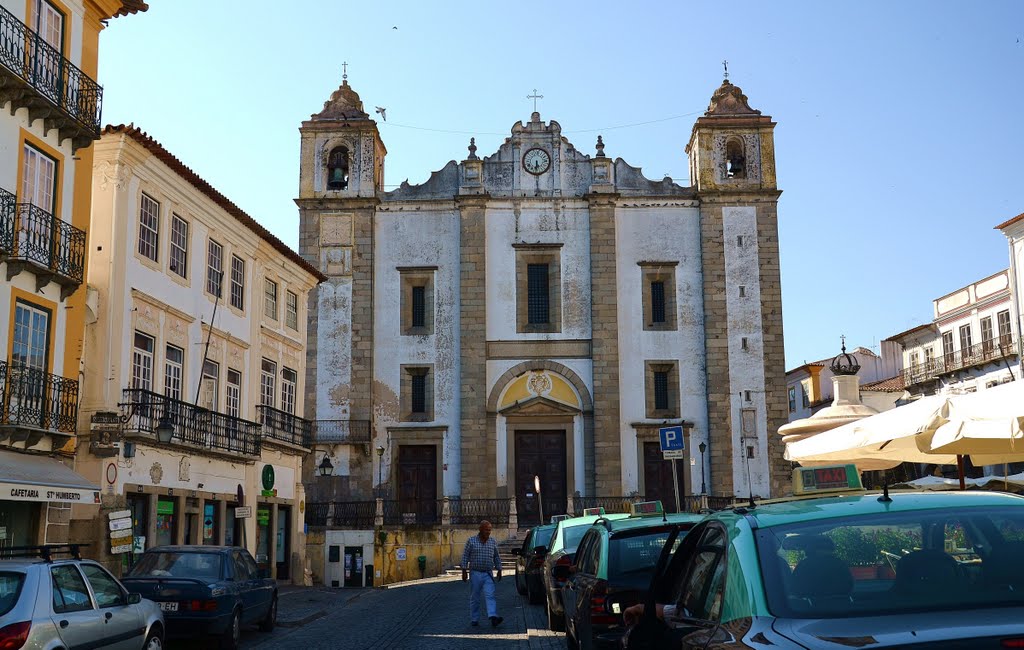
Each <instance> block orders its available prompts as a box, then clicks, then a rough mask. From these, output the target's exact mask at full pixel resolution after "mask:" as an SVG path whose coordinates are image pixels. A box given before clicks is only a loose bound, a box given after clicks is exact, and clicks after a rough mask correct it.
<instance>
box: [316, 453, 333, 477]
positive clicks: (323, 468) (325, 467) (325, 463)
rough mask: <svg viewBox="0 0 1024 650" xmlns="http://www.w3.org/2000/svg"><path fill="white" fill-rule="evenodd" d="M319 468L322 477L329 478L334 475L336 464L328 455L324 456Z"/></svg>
mask: <svg viewBox="0 0 1024 650" xmlns="http://www.w3.org/2000/svg"><path fill="white" fill-rule="evenodd" d="M317 467H318V468H319V470H320V476H323V477H327V476H330V475H331V474H333V473H334V464H333V463H332V462H331V458H330V456H328V455H327V454H326V453H325V454H324V459H323V460H322V461H320V464H319V465H318V466H317Z"/></svg>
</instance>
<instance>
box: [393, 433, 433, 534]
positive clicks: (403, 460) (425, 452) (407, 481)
mask: <svg viewBox="0 0 1024 650" xmlns="http://www.w3.org/2000/svg"><path fill="white" fill-rule="evenodd" d="M398 509H399V512H401V513H402V515H403V517H404V516H405V515H406V514H407V513H416V521H415V522H414V523H418V524H431V523H435V522H437V521H439V516H438V515H439V513H438V509H437V446H435V445H400V446H399V447H398Z"/></svg>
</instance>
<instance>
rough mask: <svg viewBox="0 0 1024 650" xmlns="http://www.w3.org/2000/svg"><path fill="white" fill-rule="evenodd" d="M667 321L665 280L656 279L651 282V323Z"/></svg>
mask: <svg viewBox="0 0 1024 650" xmlns="http://www.w3.org/2000/svg"><path fill="white" fill-rule="evenodd" d="M664 322H665V282H664V281H663V280H655V281H653V282H651V323H655V324H661V323H664Z"/></svg>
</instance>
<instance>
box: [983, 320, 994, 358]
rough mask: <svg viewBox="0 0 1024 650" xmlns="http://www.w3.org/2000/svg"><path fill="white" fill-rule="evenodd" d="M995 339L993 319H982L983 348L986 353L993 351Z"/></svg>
mask: <svg viewBox="0 0 1024 650" xmlns="http://www.w3.org/2000/svg"><path fill="white" fill-rule="evenodd" d="M993 338H995V337H994V336H993V331H992V317H991V316H986V317H985V318H982V319H981V347H982V349H983V350H984V351H985V352H991V351H992V348H993V347H994V346H993V345H992V339H993Z"/></svg>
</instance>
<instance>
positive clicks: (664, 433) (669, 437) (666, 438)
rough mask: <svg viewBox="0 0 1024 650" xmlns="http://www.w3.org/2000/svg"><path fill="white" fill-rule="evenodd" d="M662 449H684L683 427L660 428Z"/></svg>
mask: <svg viewBox="0 0 1024 650" xmlns="http://www.w3.org/2000/svg"><path fill="white" fill-rule="evenodd" d="M658 436H659V438H660V439H661V450H662V451H682V450H683V449H684V448H685V446H684V441H683V427H681V426H675V427H662V428H661V429H658Z"/></svg>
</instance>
